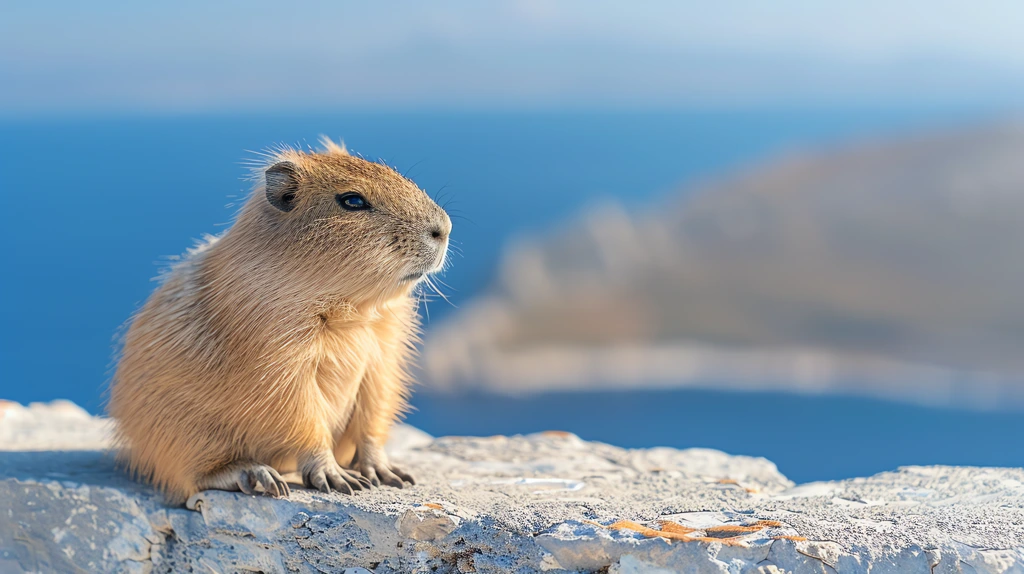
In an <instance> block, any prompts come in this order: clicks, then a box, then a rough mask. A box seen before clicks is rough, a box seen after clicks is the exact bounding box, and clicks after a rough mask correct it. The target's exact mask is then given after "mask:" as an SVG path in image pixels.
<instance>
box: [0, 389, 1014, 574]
mask: <svg viewBox="0 0 1024 574" xmlns="http://www.w3.org/2000/svg"><path fill="white" fill-rule="evenodd" d="M0 417H2V418H0V440H3V441H4V442H3V443H0V449H4V450H5V451H4V452H0V501H2V502H0V516H2V517H3V518H2V519H0V572H5V573H6V572H22V571H30V572H32V571H39V572H114V571H124V572H181V571H192V572H218V573H224V572H304V573H307V572H308V573H315V572H346V571H348V572H364V570H359V568H365V569H368V570H372V571H374V572H381V573H383V572H534V571H550V572H562V571H574V572H616V573H620V574H626V573H639V572H647V573H649V572H676V571H682V572H734V573H741V572H757V573H764V574H767V573H774V572H835V571H838V572H868V571H870V572H873V573H879V572H935V573H940V572H1024V508H1022V506H1024V471H1022V470H1020V469H994V468H954V467H907V468H902V469H899V470H898V471H895V472H888V473H882V474H879V475H876V476H873V477H870V478H858V479H852V480H845V481H840V482H829V483H812V484H805V485H800V486H794V485H793V484H792V483H791V482H790V481H789V480H787V479H786V478H785V477H784V476H782V475H781V474H779V472H778V471H777V470H776V469H775V466H774V465H773V464H771V463H770V462H768V461H766V460H764V459H758V458H750V457H742V456H729V455H726V454H724V453H721V452H717V451H711V450H703V449H689V450H675V449H668V448H653V449H644V450H624V449H620V448H616V447H612V446H608V445H605V444H600V443H589V442H585V441H582V440H580V439H579V438H577V437H576V436H574V435H571V434H568V433H561V432H548V433H541V434H536V435H529V436H516V437H503V436H498V437H489V438H467V437H447V438H439V439H431V438H430V437H428V436H426V435H424V434H423V433H421V432H419V431H416V430H415V429H411V428H409V427H402V428H400V429H398V432H396V436H395V439H394V440H393V441H392V443H391V444H390V445H389V450H390V451H391V453H392V456H393V457H395V458H396V459H398V460H400V461H401V462H402V463H403V466H405V467H408V468H409V469H411V470H413V471H414V472H416V474H417V476H418V478H419V480H420V484H419V485H417V486H415V487H412V488H407V489H405V490H395V489H379V490H375V491H373V492H369V493H365V492H364V493H360V494H357V495H356V496H351V497H350V496H343V495H323V494H319V493H315V492H311V491H308V490H303V489H301V488H295V489H294V490H293V492H292V496H291V498H289V499H287V500H278V499H272V498H269V497H263V496H255V497H254V496H246V495H242V494H238V493H227V492H217V491H209V492H203V493H200V494H199V495H197V496H196V497H193V500H191V501H190V504H191V505H192V506H194V507H196V508H198V511H193V510H188V509H185V508H170V507H167V506H164V505H162V504H161V502H160V499H159V496H158V495H156V494H155V493H154V492H153V491H152V490H151V489H149V488H147V487H144V486H141V485H138V484H136V483H134V482H132V481H131V480H128V479H127V478H126V477H124V476H123V475H122V474H120V473H119V472H117V470H116V469H115V468H114V465H113V462H112V459H111V458H110V456H109V455H108V454H106V453H105V452H103V450H102V449H103V448H105V447H106V445H107V442H106V441H107V438H106V437H107V436H108V435H107V432H108V429H109V426H108V423H107V422H106V421H104V420H102V419H96V418H91V417H88V416H87V415H84V414H83V413H82V412H80V411H78V410H77V409H75V408H74V407H73V406H71V405H69V404H67V403H63V404H60V405H57V406H56V407H55V406H52V405H39V406H34V407H32V408H28V409H26V408H24V407H21V406H19V405H15V404H13V403H4V404H0ZM40 421H43V422H45V421H49V424H40ZM33 425H34V426H33ZM30 427H31V428H32V429H34V430H31V432H30V430H29V428H30ZM12 437H16V438H17V442H16V443H11V442H9V441H10V440H11V438H12ZM76 437H77V438H76ZM90 437H91V438H90ZM51 445H60V448H65V449H69V448H75V449H79V450H64V451H55V450H52V449H51V448H50V446H51Z"/></svg>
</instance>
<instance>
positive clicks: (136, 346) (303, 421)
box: [109, 141, 451, 503]
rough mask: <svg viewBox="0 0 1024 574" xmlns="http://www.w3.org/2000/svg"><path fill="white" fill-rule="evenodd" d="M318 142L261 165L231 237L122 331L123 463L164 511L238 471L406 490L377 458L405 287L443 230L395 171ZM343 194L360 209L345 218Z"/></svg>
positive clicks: (186, 265) (402, 387) (439, 216)
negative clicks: (352, 474)
mask: <svg viewBox="0 0 1024 574" xmlns="http://www.w3.org/2000/svg"><path fill="white" fill-rule="evenodd" d="M324 143H325V149H324V150H323V151H322V152H319V153H313V152H310V153H304V152H299V151H295V150H288V149H286V150H281V151H278V152H276V153H273V154H270V155H269V156H268V159H269V161H268V162H266V164H265V165H262V166H261V167H260V168H258V169H257V170H256V174H257V177H258V181H257V185H256V189H255V191H254V193H253V194H252V196H251V197H250V198H249V200H248V201H247V203H246V204H245V206H244V207H243V209H242V211H241V212H240V214H239V216H238V218H237V220H236V221H235V223H234V225H232V227H231V228H230V229H229V230H228V231H227V232H226V233H224V234H223V235H222V236H221V237H220V238H219V239H211V240H209V241H208V242H206V243H205V244H203V245H201V246H200V247H197V248H196V249H193V250H191V251H190V252H189V253H188V255H187V256H186V257H185V258H184V260H182V261H181V262H179V263H178V264H176V265H175V266H173V267H172V269H171V270H170V271H169V273H168V274H167V275H166V276H165V277H164V280H163V283H162V285H161V286H160V287H159V289H157V291H156V292H155V293H153V295H152V296H151V297H150V298H149V300H148V301H147V302H146V304H145V306H144V307H143V308H142V309H141V310H140V311H139V312H138V313H137V314H136V315H135V316H134V318H133V320H132V322H131V326H130V328H129V330H128V332H127V334H126V337H125V340H124V346H123V349H122V352H121V357H120V361H119V364H118V367H117V371H116V374H115V376H114V380H113V383H112V388H111V400H110V405H109V411H110V414H111V415H112V416H113V417H114V418H115V419H116V420H117V423H118V427H117V428H118V437H119V439H120V446H121V450H120V454H121V458H122V460H123V461H124V462H125V463H126V465H127V467H128V468H129V469H130V470H131V471H132V472H133V473H134V474H135V475H137V476H138V477H140V478H141V479H143V480H146V481H149V482H151V483H153V484H154V485H155V486H157V487H158V488H159V489H161V490H162V491H163V492H164V493H165V494H166V496H167V498H168V500H169V501H170V502H173V503H180V502H183V501H184V500H185V499H186V498H187V497H189V496H190V495H192V494H194V493H195V492H197V491H199V490H202V489H204V488H225V489H238V488H239V486H238V485H235V483H234V481H233V480H227V481H226V482H225V480H223V476H224V475H223V473H225V472H229V473H230V472H233V470H232V469H234V468H236V467H237V466H238V465H239V464H241V465H246V464H256V465H267V466H270V467H272V469H276V470H277V471H280V472H288V471H290V470H296V469H297V470H303V472H306V471H311V470H315V468H316V467H318V465H320V466H322V465H327V466H324V468H327V469H332V468H334V467H333V466H331V465H333V464H339V465H342V466H346V465H350V464H355V465H356V467H357V470H358V471H359V472H361V473H362V474H363V475H364V476H366V477H367V478H369V479H371V480H374V481H375V480H376V477H379V478H380V480H381V481H382V482H389V481H388V480H387V478H388V477H390V478H391V479H392V480H391V482H393V480H394V476H395V475H396V474H397V475H398V476H403V477H404V475H403V473H401V472H400V471H397V469H394V467H392V466H390V463H389V462H388V461H387V459H386V457H385V456H384V454H383V450H382V445H383V443H384V441H385V440H386V438H387V434H388V431H389V429H390V427H391V425H392V424H393V423H394V422H395V420H396V419H397V418H398V417H399V416H401V414H402V412H403V409H404V408H405V406H406V401H407V398H408V393H409V384H410V379H409V372H408V369H409V366H410V361H411V360H412V357H413V353H414V343H415V342H416V341H417V333H418V326H419V322H418V321H419V318H418V314H417V301H416V299H415V297H414V296H413V293H414V288H415V285H416V283H417V280H416V279H409V278H408V276H409V275H411V274H415V273H420V272H432V271H436V270H437V269H438V268H439V267H440V266H441V265H442V264H443V263H442V262H443V260H444V256H445V255H444V254H445V251H446V249H447V236H448V233H449V231H450V229H451V222H450V220H449V218H448V216H447V214H445V212H444V211H443V210H442V209H441V208H440V207H438V206H437V204H435V203H434V202H433V201H432V200H431V199H430V198H429V197H428V196H427V195H426V194H425V193H424V192H423V191H422V190H420V189H419V188H418V187H416V185H415V184H413V183H412V182H411V181H409V180H407V179H405V178H404V177H402V176H401V175H399V174H398V173H396V172H395V171H393V170H392V169H390V168H388V167H386V166H383V165H380V164H376V163H371V162H368V161H365V160H363V159H360V158H357V157H353V156H350V155H349V154H348V153H347V152H346V151H345V150H344V148H342V147H339V146H337V145H336V144H333V143H331V142H329V141H325V142H324ZM281 162H286V163H284V164H282V163H281ZM275 165H278V166H280V165H284V166H285V167H286V168H288V169H286V170H285V171H284V172H283V173H285V175H286V176H287V175H288V174H291V175H292V179H291V180H289V181H286V182H285V183H284V184H283V185H285V186H287V185H293V189H294V192H295V196H294V200H293V204H294V208H293V209H291V210H289V211H282V210H281V209H279V208H278V207H275V206H274V205H273V204H272V203H271V202H270V201H268V194H267V187H270V188H271V190H272V191H273V190H275V189H278V187H279V185H282V184H281V181H279V180H276V179H274V178H275V177H277V175H278V173H279V172H275V171H274V168H271V166H275ZM286 179H287V178H286ZM350 191H356V192H359V193H361V194H362V195H363V196H364V197H365V198H366V200H367V201H368V202H369V203H370V205H371V206H372V207H373V209H371V210H368V211H345V210H344V209H342V208H341V207H340V206H339V204H338V203H337V201H336V196H337V194H343V193H346V192H350ZM432 231H433V232H434V233H435V234H437V233H438V232H440V233H441V235H440V236H436V235H435V236H434V237H432V236H431V232H432ZM432 241H433V243H431V242H432ZM331 453H335V456H329V455H330V454H331ZM353 455H355V456H356V457H357V461H356V462H355V463H353V460H352V459H353ZM328 458H329V459H330V460H329V461H328V460H327V459H328ZM391 470H395V473H394V474H392V473H391V472H390V471H391ZM374 475H376V477H375V476H374ZM232 476H233V475H232ZM246 476H248V475H246ZM389 483H390V482H389ZM239 484H240V488H241V489H242V490H246V491H248V490H247V489H246V485H245V484H243V483H239ZM398 485H399V486H400V485H401V480H399V481H398ZM263 486H264V488H265V489H267V490H270V488H269V486H270V485H266V484H264V485H263ZM285 490H286V489H285Z"/></svg>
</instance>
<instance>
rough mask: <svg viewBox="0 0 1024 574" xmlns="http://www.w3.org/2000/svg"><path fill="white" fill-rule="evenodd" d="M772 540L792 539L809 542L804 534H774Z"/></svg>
mask: <svg viewBox="0 0 1024 574" xmlns="http://www.w3.org/2000/svg"><path fill="white" fill-rule="evenodd" d="M772 540H792V541H793V542H807V539H806V538H804V537H803V536H772Z"/></svg>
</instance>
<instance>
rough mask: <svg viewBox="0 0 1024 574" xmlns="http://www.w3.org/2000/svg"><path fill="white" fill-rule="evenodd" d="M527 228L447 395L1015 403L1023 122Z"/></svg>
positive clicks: (429, 357) (433, 370) (894, 143)
mask: <svg viewBox="0 0 1024 574" xmlns="http://www.w3.org/2000/svg"><path fill="white" fill-rule="evenodd" d="M628 200H629V194H628V193H625V194H620V195H616V196H611V197H607V198H605V199H603V200H596V201H593V202H592V203H591V205H590V206H589V207H588V208H587V209H586V210H584V212H583V214H582V215H580V216H579V217H577V218H576V219H575V220H574V221H572V222H571V223H568V224H566V225H564V226H562V227H561V228H558V229H556V230H555V231H553V232H551V233H549V234H547V235H546V236H545V237H543V238H540V239H538V238H536V236H530V237H529V238H527V237H523V236H520V238H519V239H518V241H514V242H513V243H512V246H511V247H510V248H509V249H508V250H507V252H506V254H505V255H504V257H503V259H502V262H501V264H500V271H499V274H498V279H497V280H496V282H495V284H494V286H493V287H492V288H491V289H490V290H489V291H488V292H487V293H486V294H485V295H483V296H480V297H478V298H477V299H476V300H475V301H473V302H472V303H471V304H468V305H463V308H462V309H461V310H460V312H458V313H456V314H455V315H454V316H453V317H451V318H450V319H449V320H448V321H447V322H446V323H444V324H442V325H436V326H435V327H434V329H433V330H432V331H431V333H430V336H429V338H428V339H427V343H426V351H425V358H424V364H425V370H426V374H427V378H428V379H429V381H430V385H431V386H432V387H433V388H435V389H444V390H455V389H460V390H486V391H496V392H500V393H512V394H515V393H524V392H539V391H552V390H581V391H582V390H589V391H593V390H597V389H630V388H649V389H650V388H680V387H701V388H711V389H720V390H721V389H735V390H754V389H756V390H762V391H764V390H775V391H780V390H782V391H797V392H805V393H822V392H837V393H842V394H856V395H863V396H871V397H878V398H887V399H899V400H905V401H911V402H915V403H920V404H926V405H934V406H957V407H973V408H1013V409H1019V408H1024V355H1022V354H1021V353H1020V350H1021V349H1022V348H1024V304H1022V301H1021V294H1022V293H1024V124H1022V123H1020V122H1016V121H1005V122H988V123H985V124H983V125H977V126H974V127H969V128H967V127H960V128H955V129H954V128H949V129H938V130H930V131H924V132H918V133H912V134H909V135H902V136H898V137H890V138H876V139H874V140H867V141H864V140H862V141H859V142H857V143H854V144H847V145H831V146H825V147H823V148H821V149H819V150H816V151H810V152H806V153H793V154H788V155H786V156H783V157H777V158H776V159H774V160H771V161H764V162H762V163H760V164H758V165H754V166H750V167H747V168H746V169H742V170H739V171H738V173H726V174H724V175H722V176H721V177H719V178H717V179H712V180H708V181H705V182H704V183H703V184H701V185H697V186H690V187H686V188H684V189H682V190H680V191H679V193H678V194H676V196H674V197H668V198H665V199H664V200H661V201H659V202H657V203H656V204H655V205H653V206H650V207H644V208H641V209H635V208H627V207H624V206H623V201H627V202H628Z"/></svg>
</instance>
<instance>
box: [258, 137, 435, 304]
mask: <svg viewBox="0 0 1024 574" xmlns="http://www.w3.org/2000/svg"><path fill="white" fill-rule="evenodd" d="M322 143H323V145H324V149H323V150H321V151H318V152H308V153H307V152H302V151H297V150H291V149H286V150H280V151H278V152H276V153H274V154H272V155H271V156H270V158H269V161H268V162H266V164H265V165H263V166H261V167H260V168H259V169H258V171H257V177H258V178H259V179H261V180H262V182H261V183H262V185H260V186H258V187H257V191H256V193H255V194H254V195H253V197H252V198H251V200H250V203H249V205H248V206H247V208H248V209H247V210H246V211H247V213H245V214H243V217H245V216H246V215H248V216H250V217H253V218H255V219H256V220H257V221H259V222H260V225H258V232H259V233H261V234H267V235H265V236H264V239H267V240H271V239H273V241H268V243H273V244H274V245H276V246H278V247H277V249H276V250H275V251H276V252H275V253H274V254H273V255H272V257H280V258H283V259H278V260H277V261H275V262H274V264H275V265H278V266H280V267H281V268H284V269H288V271H289V283H290V286H291V287H292V288H296V289H299V288H303V287H301V286H305V287H306V288H312V289H314V290H316V291H321V290H323V291H325V292H331V293H334V294H340V295H342V296H344V297H347V298H350V299H353V300H354V301H353V302H359V301H369V300H380V299H386V298H388V297H391V296H396V295H399V294H401V293H407V292H408V291H409V290H410V289H411V288H412V287H413V286H414V285H415V284H417V283H418V282H419V281H420V280H421V279H422V278H424V277H425V276H426V275H428V274H430V273H434V272H436V271H439V270H441V269H442V267H443V266H444V264H445V257H446V253H447V250H448V235H449V233H451V229H452V223H451V219H449V217H448V214H447V213H445V211H444V210H443V209H442V208H441V207H440V206H438V205H437V204H436V203H435V202H434V201H433V200H432V199H431V198H430V197H429V196H428V195H427V194H426V193H425V192H424V191H423V190H422V189H420V188H419V187H417V186H416V184H415V183H413V182H412V181H410V180H409V179H407V178H405V177H404V176H402V175H401V174H399V173H398V172H396V171H395V170H393V169H391V168H390V167H388V166H386V165H382V164H379V163H374V162H370V161H366V160H364V159H361V158H358V157H354V156H352V155H349V153H348V152H347V151H346V150H345V148H344V147H341V146H339V145H337V144H335V143H333V142H331V141H330V140H327V139H324V140H322Z"/></svg>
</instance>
